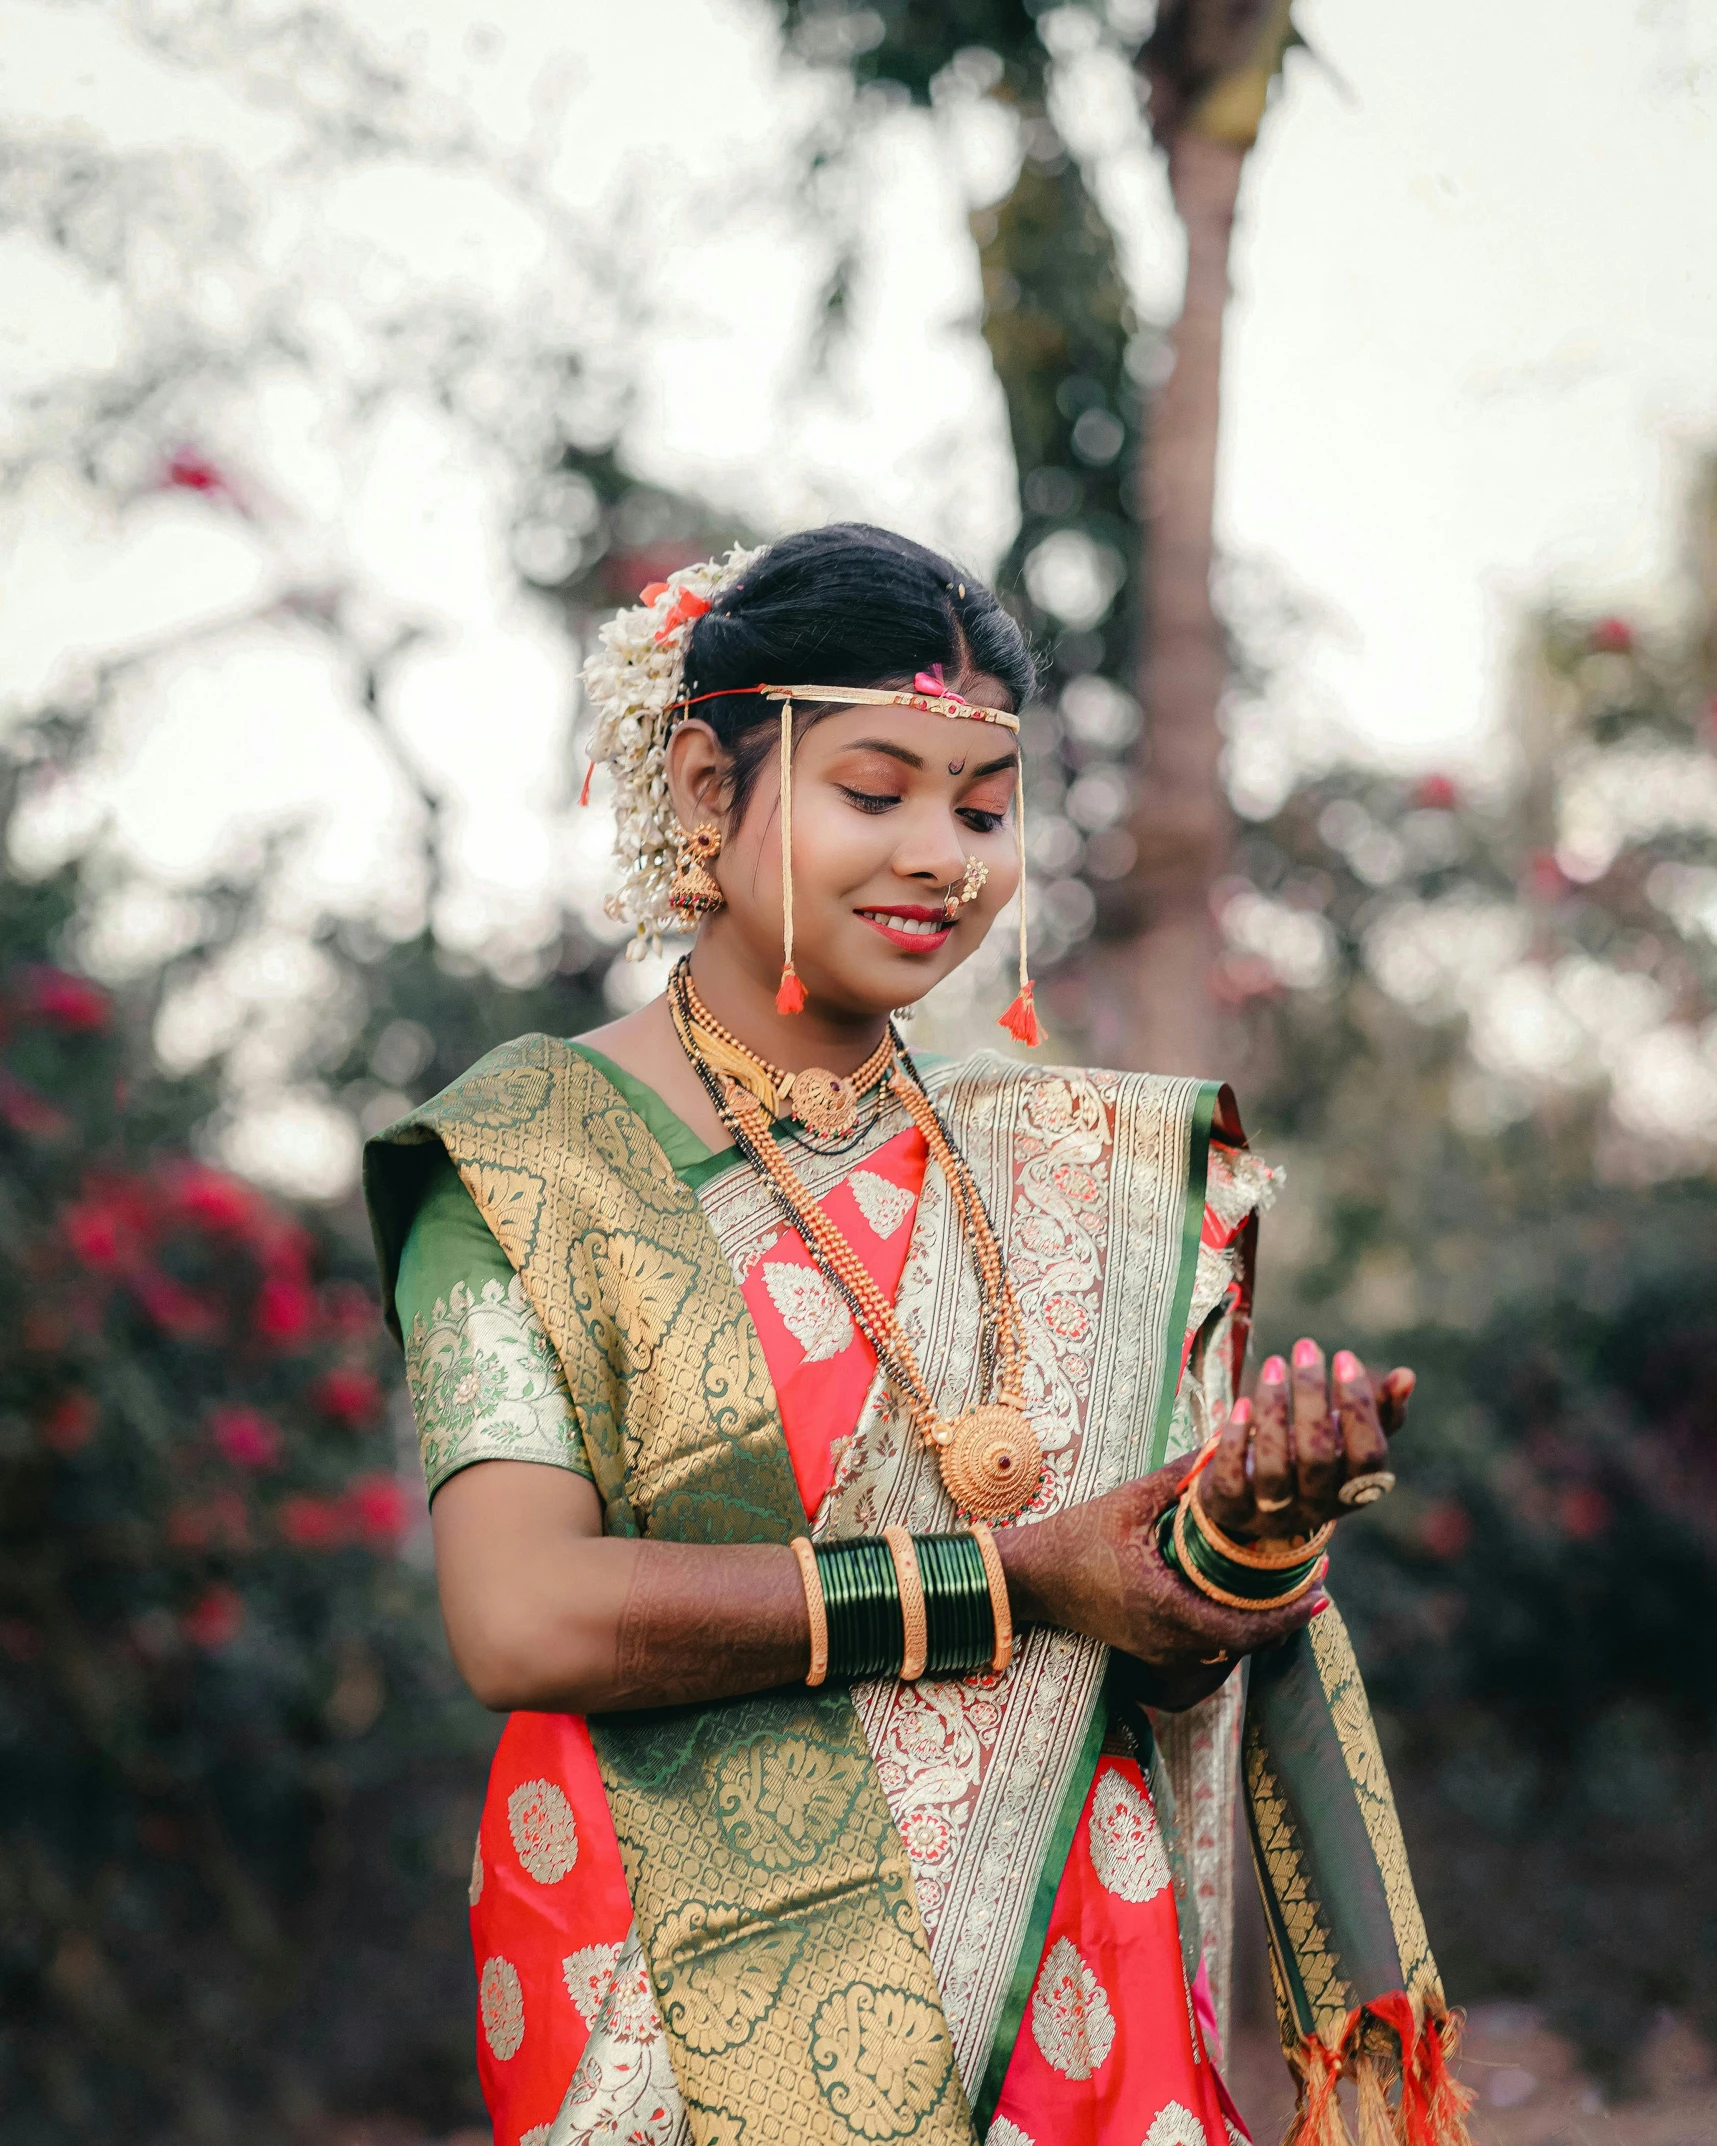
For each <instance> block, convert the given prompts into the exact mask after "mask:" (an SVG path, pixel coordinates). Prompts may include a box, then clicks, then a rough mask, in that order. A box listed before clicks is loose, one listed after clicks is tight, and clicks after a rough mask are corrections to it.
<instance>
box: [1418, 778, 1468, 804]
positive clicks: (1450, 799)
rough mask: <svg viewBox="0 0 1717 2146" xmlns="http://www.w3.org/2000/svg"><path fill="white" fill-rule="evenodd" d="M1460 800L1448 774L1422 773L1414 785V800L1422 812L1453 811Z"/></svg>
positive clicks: (1458, 793) (1459, 795)
mask: <svg viewBox="0 0 1717 2146" xmlns="http://www.w3.org/2000/svg"><path fill="white" fill-rule="evenodd" d="M1460 801H1461V794H1460V792H1459V791H1458V790H1457V789H1456V788H1455V786H1454V784H1453V783H1452V782H1451V781H1450V780H1449V778H1448V776H1447V775H1421V776H1420V778H1419V780H1418V781H1417V782H1416V783H1415V784H1414V785H1413V802H1414V804H1416V805H1417V806H1418V807H1419V809H1420V811H1421V812H1453V811H1454V809H1455V807H1456V806H1457V805H1458V804H1459V803H1460Z"/></svg>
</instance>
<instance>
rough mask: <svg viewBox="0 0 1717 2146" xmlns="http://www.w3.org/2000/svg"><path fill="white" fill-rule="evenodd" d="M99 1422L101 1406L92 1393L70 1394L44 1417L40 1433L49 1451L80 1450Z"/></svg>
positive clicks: (68, 1451)
mask: <svg viewBox="0 0 1717 2146" xmlns="http://www.w3.org/2000/svg"><path fill="white" fill-rule="evenodd" d="M100 1421H101V1409H100V1406H99V1405H98V1403H97V1402H96V1399H95V1396H94V1395H93V1394H88V1393H68V1394H67V1395H66V1396H65V1398H64V1399H63V1400H60V1401H56V1402H55V1403H54V1405H53V1407H52V1408H51V1409H49V1411H48V1413H47V1414H46V1415H45V1416H44V1417H43V1418H42V1421H41V1424H40V1425H39V1427H38V1433H37V1435H38V1436H39V1437H40V1439H41V1441H42V1443H43V1445H45V1446H46V1447H47V1449H48V1451H49V1452H50V1453H62V1454H63V1453H81V1452H82V1451H83V1449H84V1447H85V1446H87V1445H88V1444H89V1442H90V1440H91V1439H92V1438H93V1437H94V1436H95V1427H96V1425H97V1424H98V1423H99V1422H100Z"/></svg>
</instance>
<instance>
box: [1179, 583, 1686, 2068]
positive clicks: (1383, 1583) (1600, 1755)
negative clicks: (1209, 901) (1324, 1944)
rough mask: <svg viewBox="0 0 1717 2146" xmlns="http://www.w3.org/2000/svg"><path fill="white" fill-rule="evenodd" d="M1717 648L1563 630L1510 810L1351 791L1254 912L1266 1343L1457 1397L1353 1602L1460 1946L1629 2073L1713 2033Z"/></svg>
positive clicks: (1332, 797)
mask: <svg viewBox="0 0 1717 2146" xmlns="http://www.w3.org/2000/svg"><path fill="white" fill-rule="evenodd" d="M1708 650H1709V638H1708V619H1707V617H1706V616H1705V615H1704V614H1703V613H1701V614H1700V615H1699V616H1697V617H1695V618H1694V619H1692V620H1691V621H1689V622H1687V624H1686V626H1685V628H1684V629H1683V630H1679V631H1676V632H1673V633H1668V632H1666V633H1663V634H1660V635H1657V636H1650V635H1644V634H1641V633H1639V632H1637V631H1636V630H1635V629H1633V628H1632V627H1631V626H1630V625H1629V624H1628V623H1627V622H1625V621H1623V620H1620V619H1616V618H1602V617H1598V618H1592V617H1587V618H1578V617H1573V616H1566V615H1549V616H1546V617H1544V618H1541V619H1539V620H1537V621H1534V622H1532V624H1531V627H1530V629H1529V631H1528V633H1527V635H1526V645H1525V649H1524V652H1523V657H1522V662H1521V667H1520V680H1521V683H1520V706H1519V710H1518V713H1519V719H1520V736H1521V762H1522V764H1521V768H1520V771H1519V775H1518V779H1517V781H1516V783H1515V786H1514V788H1513V790H1512V792H1511V793H1510V794H1509V795H1508V796H1507V797H1505V798H1501V799H1496V798H1493V799H1490V800H1488V801H1487V800H1486V799H1485V798H1483V797H1470V796H1465V795H1463V794H1462V793H1461V792H1460V790H1459V789H1457V787H1456V786H1455V785H1454V784H1452V783H1450V782H1448V781H1445V780H1443V779H1442V778H1438V777H1432V778H1429V779H1427V780H1425V781H1422V782H1420V783H1417V784H1407V783H1402V782H1397V781H1393V780H1388V779H1384V778H1381V777H1367V776H1361V775H1357V774H1354V773H1348V774H1345V775H1341V776H1332V777H1329V778H1326V779H1323V780H1320V781H1318V782H1316V783H1312V784H1309V785H1307V786H1306V787H1305V788H1303V789H1302V790H1300V791H1299V792H1297V793H1296V794H1295V795H1294V796H1293V797H1292V798H1291V799H1290V800H1289V801H1288V803H1287V804H1286V805H1285V806H1284V808H1283V809H1282V811H1281V812H1280V813H1279V814H1278V815H1276V817H1275V818H1274V819H1273V820H1272V821H1270V822H1269V823H1267V824H1266V825H1264V826H1262V827H1260V828H1258V829H1257V830H1256V831H1255V832H1254V833H1253V834H1252V835H1251V836H1250V837H1249V838H1248V839H1247V841H1246V842H1245V843H1244V844H1243V846H1242V852H1241V865H1242V870H1243V876H1242V877H1241V878H1239V879H1237V880H1236V881H1234V882H1233V883H1231V884H1230V885H1229V886H1227V887H1226V888H1224V889H1223V890H1222V892H1221V899H1222V901H1223V903H1224V920H1225V925H1226V928H1227V935H1228V938H1229V951H1228V953H1227V955H1226V956H1225V959H1224V966H1223V972H1222V981H1223V984H1224V987H1225V989H1226V991H1227V994H1228V996H1229V997H1230V999H1231V1001H1232V1002H1233V1003H1234V1004H1235V1006H1236V1008H1237V1010H1238V1011H1239V1013H1240V1014H1241V1016H1242V1017H1243V1019H1244V1022H1245V1025H1246V1032H1247V1037H1248V1045H1247V1055H1246V1061H1245V1063H1244V1064H1243V1066H1242V1067H1241V1068H1240V1070H1239V1071H1238V1072H1237V1074H1236V1079H1237V1081H1238V1083H1239V1085H1240V1087H1241V1090H1242V1093H1243V1095H1244V1096H1245V1098H1246V1101H1247V1109H1248V1116H1249V1118H1250V1120H1251V1122H1252V1124H1253V1128H1254V1134H1255V1137H1257V1138H1258V1139H1259V1142H1260V1145H1261V1146H1262V1147H1263V1148H1264V1150H1265V1151H1266V1152H1267V1153H1270V1154H1271V1155H1272V1156H1278V1157H1281V1158H1282V1159H1285V1160H1286V1162H1287V1164H1288V1183H1287V1192H1286V1196H1285V1198H1284V1201H1283V1205H1282V1208H1281V1209H1280V1210H1279V1211H1278V1214H1277V1216H1276V1217H1274V1218H1273V1219H1272V1223H1271V1225H1270V1229H1269V1233H1268V1240H1267V1243H1268V1249H1267V1257H1266V1261H1265V1267H1264V1275H1263V1299H1262V1302H1261V1305H1260V1328H1261V1335H1262V1338H1263V1339H1264V1340H1265V1341H1266V1343H1267V1345H1269V1346H1271V1347H1280V1346H1283V1345H1284V1344H1285V1342H1286V1341H1287V1340H1288V1339H1291V1338H1292V1337H1293V1336H1294V1335H1297V1334H1299V1333H1302V1332H1312V1333H1316V1334H1319V1335H1320V1336H1322V1337H1323V1338H1324V1339H1325V1340H1326V1342H1327V1343H1329V1344H1330V1345H1335V1344H1338V1343H1347V1344H1349V1345H1353V1346H1356V1347H1358V1348H1360V1349H1361V1351H1362V1353H1363V1354H1365V1355H1366V1356H1367V1358H1368V1359H1369V1360H1370V1361H1372V1362H1374V1363H1376V1364H1379V1365H1387V1364H1392V1363H1410V1364H1412V1365H1413V1366H1415V1368H1416V1369H1417V1370H1418V1372H1419V1375H1420V1384H1419V1389H1418V1393H1417V1396H1416V1399H1415V1403H1414V1408H1413V1420H1412V1423H1411V1426H1410V1428H1409V1430H1408V1432H1407V1434H1406V1435H1405V1436H1404V1438H1403V1440H1402V1442H1401V1448H1400V1473H1401V1478H1402V1483H1401V1488H1400V1489H1399V1490H1398V1491H1397V1493H1396V1495H1395V1496H1394V1497H1392V1498H1390V1499H1389V1500H1387V1501H1386V1502H1385V1503H1384V1504H1383V1505H1381V1506H1380V1507H1378V1508H1377V1510H1376V1511H1375V1513H1372V1514H1369V1515H1367V1516H1366V1517H1365V1518H1363V1519H1361V1520H1358V1521H1356V1522H1355V1523H1354V1524H1353V1525H1352V1526H1351V1527H1350V1528H1346V1529H1344V1530H1343V1535H1342V1540H1341V1544H1340V1547H1339V1550H1338V1554H1337V1558H1336V1571H1335V1584H1336V1586H1337V1589H1338V1592H1339V1595H1340V1598H1341V1600H1342V1602H1343V1604H1344V1606H1345V1607H1346V1608H1347V1610H1348V1611H1349V1613H1350V1615H1351V1617H1352V1618H1353V1621H1354V1623H1355V1627H1356V1636H1357V1639H1358V1643H1359V1645H1360V1648H1361V1652H1362V1656H1363V1659H1364V1662H1365V1666H1366V1672H1367V1677H1368V1680H1369V1682H1370V1685H1371V1688H1372V1693H1373V1697H1374V1699H1375V1701H1376V1702H1377V1704H1378V1705H1379V1707H1380V1709H1381V1710H1382V1713H1383V1717H1384V1728H1385V1735H1386V1742H1387V1743H1388V1745H1389V1756H1390V1759H1391V1764H1392V1768H1393V1770H1394V1772H1395V1776H1396V1781H1397V1786H1398V1789H1399V1791H1400V1793H1401V1795H1402V1799H1403V1804H1404V1808H1405V1815H1406V1819H1407V1824H1408V1831H1409V1838H1410V1844H1411V1846H1412V1849H1413V1854H1414V1862H1415V1869H1416V1872H1417V1874H1418V1876H1419V1880H1420V1884H1421V1888H1422V1891H1423V1892H1424V1894H1425V1897H1426V1903H1427V1910H1428V1914H1429V1917H1430V1921H1431V1925H1432V1935H1433V1939H1434V1941H1435V1943H1436V1944H1437V1946H1438V1949H1439V1953H1440V1955H1441V1956H1442V1962H1443V1966H1444V1969H1445V1973H1446V1975H1447V1977H1448V1979H1449V1981H1450V1983H1451V1987H1452V1989H1453V1991H1454V1993H1455V1995H1456V1996H1457V1998H1458V1999H1460V2000H1461V2001H1464V2002H1472V2001H1476V2000H1477V1999H1480V1998H1482V1997H1485V1996H1491V1995H1497V1996H1514V1997H1519V1996H1526V1997H1531V1998H1534V1999H1536V2000H1538V2001H1540V2002H1543V2003H1545V2004H1546V2005H1547V2006H1548V2007H1549V2009H1550V2011H1551V2014H1552V2017H1553V2018H1554V2020H1555V2021H1556V2023H1557V2024H1559V2025H1560V2026H1562V2027H1564V2028H1565V2029H1567V2030H1569V2031H1571V2032H1572V2033H1574V2034H1575V2035H1576V2036H1577V2037H1578V2039H1579V2040H1580V2041H1581V2043H1582V2044H1583V2045H1584V2047H1585V2049H1586V2051H1587V2053H1588V2055H1589V2056H1590V2057H1591V2058H1592V2059H1593V2060H1594V2061H1596V2062H1597V2063H1598V2064H1599V2065H1600V2066H1601V2067H1603V2068H1605V2069H1606V2070H1608V2071H1609V2072H1610V2073H1611V2074H1613V2075H1614V2076H1616V2077H1617V2078H1618V2079H1619V2080H1620V2081H1621V2082H1622V2083H1624V2084H1625V2083H1626V2080H1627V2077H1628V2074H1629V2067H1630V2063H1631V2061H1632V2058H1633V2056H1634V2055H1635V2054H1636V2053H1637V2052H1638V2050H1639V2049H1640V2047H1641V2045H1642V2043H1643V2041H1644V2039H1645V2030H1646V2028H1647V2026H1648V2024H1649V2021H1650V2016H1651V2014H1652V2012H1653V2010H1654V2009H1655V2008H1656V2007H1658V2006H1661V2005H1672V2006H1675V2007H1677V2008H1679V2009H1683V2010H1686V2011H1688V2012H1690V2013H1691V2014H1692V2016H1693V2017H1695V2018H1696V2019H1697V2020H1698V2021H1699V2022H1700V2024H1701V2025H1702V2026H1703V2027H1704V2028H1705V2029H1706V2031H1708V2032H1709V2031H1711V2030H1712V2029H1713V2028H1717V1881H1714V1880H1713V1879H1712V1877H1711V1874H1710V1865H1709V1858H1708V1856H1706V1854H1705V1853H1704V1851H1703V1847H1702V1845H1701V1843H1702V1841H1703V1840H1705V1839H1708V1838H1709V1829H1710V1826H1711V1824H1712V1822H1713V1819H1714V1818H1717V1805H1714V1804H1713V1798H1712V1791H1711V1788H1710V1782H1711V1779H1712V1766H1711V1760H1712V1757H1713V1754H1714V1752H1717V1668H1714V1666H1713V1662H1712V1658H1711V1655H1710V1651H1709V1649H1708V1648H1707V1647H1706V1646H1705V1644H1704V1635H1705V1634H1706V1633H1708V1632H1709V1631H1710V1630H1711V1628H1712V1624H1713V1620H1714V1619H1717V1401H1714V1400H1713V1395H1714V1393H1717V1326H1714V1324H1713V1319H1712V1311H1711V1307H1712V1304H1713V1303H1714V1302H1717V1185H1714V1183H1713V1179H1712V1176H1711V1174H1710V1165H1711V1159H1712V1146H1711V1138H1710V1134H1711V1127H1710V1125H1709V1123H1707V1122H1703V1121H1701V1120H1699V1119H1698V1116H1697V1113H1696V1112H1694V1111H1692V1110H1689V1111H1687V1112H1686V1113H1684V1114H1682V1115H1680V1116H1679V1117H1678V1116H1676V1115H1675V1114H1674V1113H1673V1112H1671V1113H1670V1114H1669V1115H1667V1116H1664V1117H1662V1118H1654V1117H1653V1116H1652V1114H1651V1113H1650V1111H1649V1110H1647V1109H1646V1107H1645V1105H1646V1103H1647V1102H1648V1101H1649V1099H1650V1098H1649V1094H1644V1095H1642V1092H1641V1090H1640V1089H1639V1087H1638V1085H1637V1081H1636V1079H1635V1074H1634V1073H1633V1072H1630V1056H1629V1054H1630V1051H1631V1050H1632V1049H1633V1047H1634V1046H1635V1045H1636V1044H1639V1043H1642V1042H1643V1040H1644V1039H1645V1037H1646V1036H1647V1035H1648V1033H1650V1032H1652V1031H1653V1030H1654V1027H1655V1029H1656V1033H1657V1034H1658V1036H1659V1041H1660V1044H1661V1046H1662V1048H1663V1049H1664V1050H1665V1051H1672V1050H1673V1051H1685V1052H1686V1053H1687V1054H1688V1063H1689V1065H1691V1066H1695V1067H1696V1066H1697V1064H1698V1063H1699V1053H1700V1051H1701V1050H1702V1049H1704V1048H1706V1046H1705V1045H1704V1044H1702V1043H1701V1040H1700V1039H1701V1038H1702V1037H1703V1038H1708V1037H1709V1036H1710V1034H1711V1033H1712V1031H1711V1030H1710V1028H1709V1026H1708V1024H1709V1022H1710V1020H1711V1016H1712V1012H1713V989H1714V985H1717V966H1714V962H1713V941H1712V936H1711V931H1710V928H1709V924H1708V923H1707V922H1706V921H1704V919H1705V917H1706V911H1705V910H1704V908H1703V907H1702V905H1701V899H1700V897H1701V894H1702V892H1703V890H1704V888H1705V884H1706V882H1705V881H1704V879H1703V878H1701V877H1700V876H1699V875H1701V874H1703V873H1707V872H1709V871H1710V870H1711V868H1712V865H1713V864H1714V863H1717V825H1713V824H1712V823H1711V822H1710V820H1709V818H1705V819H1703V820H1702V818H1701V813H1700V810H1699V809H1698V808H1697V800H1698V799H1699V798H1700V797H1702V796H1709V795H1710V794H1712V792H1711V789H1710V778H1711V772H1712V761H1713V752H1712V747H1713V742H1714V741H1713V736H1712V730H1711V724H1710V717H1709V712H1708V711H1709V706H1710V700H1709V696H1710V690H1711V674H1710V670H1709V667H1708V665H1709V655H1708ZM1666 754H1667V755H1669V756H1671V757H1670V759H1669V760H1667V761H1665V760H1664V759H1662V758H1661V757H1660V756H1662V755H1666ZM1642 756H1643V757H1642ZM1666 769H1667V770H1668V772H1669V775H1670V777H1671V779H1670V780H1668V781H1666V780H1665V770H1666ZM1606 827H1607V828H1608V829H1609V834H1608V835H1604V836H1603V838H1602V839H1603V842H1604V843H1608V842H1610V841H1612V840H1613V842H1614V847H1613V849H1611V850H1606V849H1605V848H1604V847H1603V846H1598V847H1594V843H1595V842H1597V841H1598V839H1599V833H1601V830H1602V829H1604V828H1606ZM1595 830H1597V831H1598V832H1595ZM1558 860H1560V861H1558ZM1313 948H1316V949H1319V950H1321V951H1320V953H1319V961H1320V962H1321V973H1320V974H1319V975H1317V976H1316V977H1315V978H1314V977H1310V976H1306V975H1304V974H1302V975H1301V976H1300V979H1299V980H1300V983H1301V986H1302V987H1301V988H1288V987H1287V986H1286V985H1285V984H1284V981H1283V971H1284V970H1292V969H1293V967H1294V964H1295V962H1296V961H1299V962H1305V961H1306V960H1307V959H1308V955H1309V952H1310V950H1311V949H1313ZM1272 953H1274V957H1275V958H1274V959H1273V958H1272ZM1439 978H1441V981H1439ZM1576 1016H1578V1018H1576ZM1564 1020H1565V1021H1566V1024H1567V1026H1566V1033H1565V1034H1564V1030H1563V1028H1561V1027H1559V1026H1558V1022H1559V1021H1564ZM1511 1024H1512V1025H1511ZM1630 1024H1631V1025H1630ZM1659 1024H1660V1025H1659ZM1558 1039H1560V1040H1558ZM1664 1039H1667V1041H1665V1040H1664ZM1552 1044H1554V1045H1555V1048H1552V1047H1551V1046H1552ZM1511 1050H1514V1051H1516V1052H1517V1053H1518V1055H1517V1056H1515V1057H1511V1056H1510V1055H1509V1054H1510V1051H1511ZM1676 1062H1677V1063H1679V1060H1677V1061H1676ZM1636 1071H1637V1068H1636ZM1701 1092H1703V1091H1700V1090H1699V1089H1698V1088H1697V1085H1695V1087H1694V1089H1693V1090H1691V1091H1690V1093H1692V1094H1693V1095H1694V1096H1695V1097H1696V1096H1697V1095H1698V1094H1699V1093H1701ZM1671 1100H1673V1091H1672V1095H1671Z"/></svg>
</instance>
